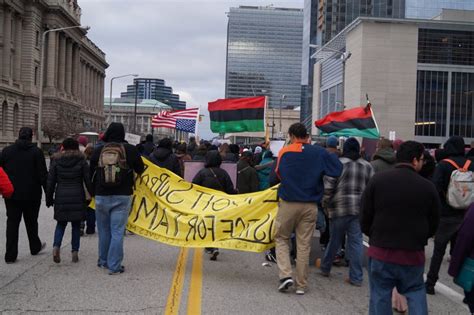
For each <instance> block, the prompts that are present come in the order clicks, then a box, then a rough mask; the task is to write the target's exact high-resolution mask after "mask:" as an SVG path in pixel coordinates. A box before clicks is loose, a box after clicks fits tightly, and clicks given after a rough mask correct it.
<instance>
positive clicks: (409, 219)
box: [361, 141, 440, 314]
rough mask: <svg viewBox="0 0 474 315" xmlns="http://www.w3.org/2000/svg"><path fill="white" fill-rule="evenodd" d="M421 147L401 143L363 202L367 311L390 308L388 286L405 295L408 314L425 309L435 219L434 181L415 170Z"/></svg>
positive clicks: (419, 163)
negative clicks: (392, 162) (426, 270)
mask: <svg viewBox="0 0 474 315" xmlns="http://www.w3.org/2000/svg"><path fill="white" fill-rule="evenodd" d="M423 151H424V147H423V145H422V144H421V143H418V142H415V141H407V142H404V143H403V144H402V145H401V146H400V148H399V150H398V151H397V162H398V164H397V166H396V167H395V168H394V169H392V170H388V171H384V172H380V173H377V174H375V175H374V176H373V177H372V179H371V180H370V181H369V183H368V185H367V187H366V189H365V191H364V194H363V196H362V199H361V200H362V201H361V227H362V232H363V233H364V234H366V235H367V236H368V237H369V244H370V247H369V249H368V252H367V255H368V256H369V262H368V273H369V282H370V307H369V314H391V313H392V299H391V296H392V290H393V288H395V287H396V288H397V290H398V292H400V293H401V294H403V295H404V296H406V297H407V300H408V311H409V313H410V314H428V306H427V303H426V292H425V287H424V284H423V272H424V266H425V253H424V247H425V246H426V244H427V241H428V239H429V238H430V237H432V236H433V235H434V233H435V232H436V229H437V227H438V222H439V209H440V201H439V197H438V193H437V192H436V188H435V187H434V185H433V184H432V183H431V182H430V181H429V180H427V179H425V178H423V177H421V176H420V175H419V174H417V173H418V172H419V171H420V170H421V168H422V167H423Z"/></svg>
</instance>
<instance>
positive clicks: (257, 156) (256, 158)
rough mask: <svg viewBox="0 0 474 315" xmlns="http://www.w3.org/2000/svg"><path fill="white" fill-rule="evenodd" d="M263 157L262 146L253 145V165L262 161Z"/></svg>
mask: <svg viewBox="0 0 474 315" xmlns="http://www.w3.org/2000/svg"><path fill="white" fill-rule="evenodd" d="M262 158H263V148H262V147H261V146H259V145H257V146H256V147H255V150H254V151H253V158H252V161H253V165H258V164H260V162H261V161H262Z"/></svg>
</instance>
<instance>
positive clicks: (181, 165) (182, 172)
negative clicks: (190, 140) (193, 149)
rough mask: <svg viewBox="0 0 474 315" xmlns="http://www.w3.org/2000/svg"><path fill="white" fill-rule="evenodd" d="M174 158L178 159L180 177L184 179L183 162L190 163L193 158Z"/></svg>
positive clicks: (177, 155) (185, 155) (187, 155)
mask: <svg viewBox="0 0 474 315" xmlns="http://www.w3.org/2000/svg"><path fill="white" fill-rule="evenodd" d="M176 157H177V158H178V162H179V168H180V172H181V177H184V162H186V161H192V160H193V158H192V157H191V156H190V155H189V154H176Z"/></svg>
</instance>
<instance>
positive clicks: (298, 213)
mask: <svg viewBox="0 0 474 315" xmlns="http://www.w3.org/2000/svg"><path fill="white" fill-rule="evenodd" d="M288 134H289V136H290V140H291V144H290V145H289V146H287V147H284V148H283V149H281V150H280V152H279V156H278V160H277V166H276V173H277V174H278V176H279V178H280V180H281V183H280V187H279V189H278V196H279V198H280V203H279V210H278V214H277V217H276V234H275V243H276V255H277V263H278V268H279V271H280V272H279V278H280V285H279V287H278V290H279V291H280V292H285V291H287V290H288V289H289V288H290V287H291V286H292V285H293V284H294V281H293V279H292V268H291V262H290V248H289V240H290V237H291V234H292V233H293V231H295V232H296V239H297V242H296V246H297V253H298V254H297V258H296V294H300V295H301V294H304V293H305V289H306V286H307V278H308V261H309V251H310V247H311V238H312V236H313V232H314V227H315V225H316V218H317V213H318V207H317V205H316V204H317V203H318V202H321V198H322V196H323V192H324V187H323V176H324V175H327V176H330V177H339V176H340V175H341V172H342V164H341V162H340V161H339V159H338V158H337V156H336V155H335V154H330V153H328V152H327V151H326V150H324V149H323V148H321V147H319V146H313V145H311V144H309V143H308V142H309V139H308V137H309V135H308V132H307V130H306V127H305V126H304V125H303V124H301V123H295V124H293V125H291V126H290V128H289V130H288Z"/></svg>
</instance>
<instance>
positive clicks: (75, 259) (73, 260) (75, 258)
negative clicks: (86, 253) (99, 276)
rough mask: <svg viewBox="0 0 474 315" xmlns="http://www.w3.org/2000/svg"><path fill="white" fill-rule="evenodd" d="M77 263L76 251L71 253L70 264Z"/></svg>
mask: <svg viewBox="0 0 474 315" xmlns="http://www.w3.org/2000/svg"><path fill="white" fill-rule="evenodd" d="M78 261H79V255H78V252H77V251H73V252H72V262H73V263H77V262H78Z"/></svg>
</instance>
